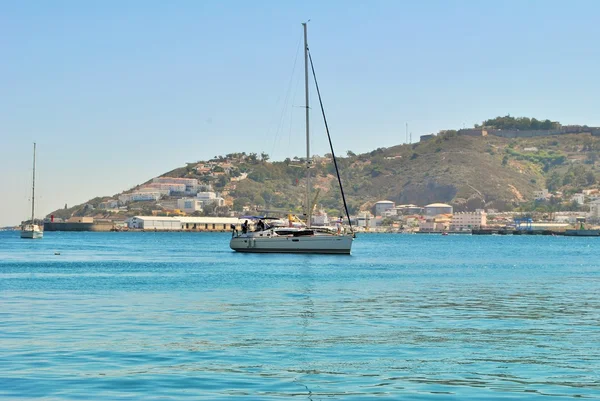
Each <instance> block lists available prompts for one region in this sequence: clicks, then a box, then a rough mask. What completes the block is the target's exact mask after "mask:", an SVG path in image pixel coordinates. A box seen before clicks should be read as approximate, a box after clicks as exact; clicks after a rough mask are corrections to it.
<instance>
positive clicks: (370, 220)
mask: <svg viewBox="0 0 600 401" xmlns="http://www.w3.org/2000/svg"><path fill="white" fill-rule="evenodd" d="M356 225H357V226H358V227H362V228H375V226H376V222H375V217H374V216H373V215H372V214H371V213H370V212H360V213H358V216H357V217H356Z"/></svg>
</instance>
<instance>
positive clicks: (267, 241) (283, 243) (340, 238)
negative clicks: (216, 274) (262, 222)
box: [229, 235, 353, 255]
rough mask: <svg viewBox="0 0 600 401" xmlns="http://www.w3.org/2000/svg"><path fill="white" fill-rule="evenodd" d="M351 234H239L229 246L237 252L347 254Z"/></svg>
mask: <svg viewBox="0 0 600 401" xmlns="http://www.w3.org/2000/svg"><path fill="white" fill-rule="evenodd" d="M352 241H353V238H352V237H351V236H349V235H315V236H301V237H293V236H275V237H257V236H239V237H234V238H232V239H231V241H230V243H229V246H230V247H231V249H233V250H234V251H237V252H253V253H322V254H327V253H328V254H346V255H349V254H350V251H351V249H352Z"/></svg>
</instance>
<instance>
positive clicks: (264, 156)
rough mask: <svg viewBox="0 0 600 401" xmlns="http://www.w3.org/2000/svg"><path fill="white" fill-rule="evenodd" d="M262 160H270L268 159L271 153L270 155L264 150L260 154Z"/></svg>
mask: <svg viewBox="0 0 600 401" xmlns="http://www.w3.org/2000/svg"><path fill="white" fill-rule="evenodd" d="M260 160H261V161H263V162H266V161H268V160H269V155H268V154H266V153H265V152H262V153H261V154H260Z"/></svg>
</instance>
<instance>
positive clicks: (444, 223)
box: [419, 214, 452, 233]
mask: <svg viewBox="0 0 600 401" xmlns="http://www.w3.org/2000/svg"><path fill="white" fill-rule="evenodd" d="M451 222H452V216H451V215H449V214H440V215H437V216H427V217H426V218H424V219H422V220H419V231H420V232H424V233H441V232H445V231H449V230H450V223H451Z"/></svg>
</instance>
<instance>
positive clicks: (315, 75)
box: [307, 49, 355, 235]
mask: <svg viewBox="0 0 600 401" xmlns="http://www.w3.org/2000/svg"><path fill="white" fill-rule="evenodd" d="M307 51H308V59H309V60H310V68H311V70H312V73H313V79H314V80H315V87H316V88H317V96H318V97H319V105H320V106H321V114H323V122H324V123H325V131H327V139H328V140H329V148H330V149H331V158H332V159H333V165H334V166H335V173H336V175H337V179H338V183H339V184H340V192H341V193H342V200H343V201H344V209H345V210H346V216H347V217H348V224H349V225H350V232H351V233H352V235H355V234H354V229H353V228H352V220H351V219H350V213H349V212H348V204H347V203H346V195H345V194H344V188H343V187H342V178H341V177H340V170H339V169H338V165H337V159H336V157H335V152H334V151H333V143H332V142H331V135H329V125H328V124H327V117H325V109H324V108H323V101H322V100H321V91H320V90H319V83H318V82H317V74H315V66H314V65H313V61H312V56H311V54H310V49H307Z"/></svg>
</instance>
